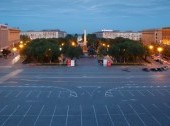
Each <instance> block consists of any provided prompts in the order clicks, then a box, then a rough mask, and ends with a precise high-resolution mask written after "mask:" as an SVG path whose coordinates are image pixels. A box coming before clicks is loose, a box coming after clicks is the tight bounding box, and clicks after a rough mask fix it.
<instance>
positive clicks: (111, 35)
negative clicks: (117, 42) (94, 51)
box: [95, 30, 141, 41]
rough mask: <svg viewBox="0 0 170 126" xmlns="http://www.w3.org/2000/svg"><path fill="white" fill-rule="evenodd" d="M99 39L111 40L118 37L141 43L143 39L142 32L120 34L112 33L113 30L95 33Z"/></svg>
mask: <svg viewBox="0 0 170 126" xmlns="http://www.w3.org/2000/svg"><path fill="white" fill-rule="evenodd" d="M95 34H96V36H97V38H109V39H115V38H117V37H122V38H128V39H131V40H135V41H139V40H140V39H141V33H140V32H132V31H127V32H120V31H112V30H102V31H99V32H96V33H95Z"/></svg>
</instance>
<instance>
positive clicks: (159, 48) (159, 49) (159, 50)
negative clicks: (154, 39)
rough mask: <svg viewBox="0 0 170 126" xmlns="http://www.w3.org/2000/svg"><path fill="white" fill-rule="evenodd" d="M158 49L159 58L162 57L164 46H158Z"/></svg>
mask: <svg viewBox="0 0 170 126" xmlns="http://www.w3.org/2000/svg"><path fill="white" fill-rule="evenodd" d="M157 51H158V52H159V58H160V57H161V52H162V51H163V48H162V47H158V48H157Z"/></svg>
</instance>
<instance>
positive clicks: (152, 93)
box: [146, 90, 155, 96]
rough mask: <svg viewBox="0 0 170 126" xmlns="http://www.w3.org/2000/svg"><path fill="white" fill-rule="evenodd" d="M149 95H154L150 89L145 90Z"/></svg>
mask: <svg viewBox="0 0 170 126" xmlns="http://www.w3.org/2000/svg"><path fill="white" fill-rule="evenodd" d="M146 91H147V92H148V93H149V94H150V95H152V96H155V95H154V94H153V93H152V92H151V91H149V90H146Z"/></svg>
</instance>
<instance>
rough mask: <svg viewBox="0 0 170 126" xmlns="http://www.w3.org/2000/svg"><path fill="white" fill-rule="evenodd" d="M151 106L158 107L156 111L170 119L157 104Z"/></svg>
mask: <svg viewBox="0 0 170 126" xmlns="http://www.w3.org/2000/svg"><path fill="white" fill-rule="evenodd" d="M152 106H154V107H155V108H156V109H158V111H159V112H161V113H162V114H163V115H164V116H165V117H166V118H167V119H168V120H169V121H170V117H169V116H168V115H167V114H165V113H164V112H163V111H162V110H161V109H160V108H159V107H158V106H157V105H155V104H152Z"/></svg>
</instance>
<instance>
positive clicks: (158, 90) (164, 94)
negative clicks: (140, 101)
mask: <svg viewBox="0 0 170 126" xmlns="http://www.w3.org/2000/svg"><path fill="white" fill-rule="evenodd" d="M156 92H158V94H160V95H161V96H165V94H163V93H162V92H160V91H159V90H156Z"/></svg>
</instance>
